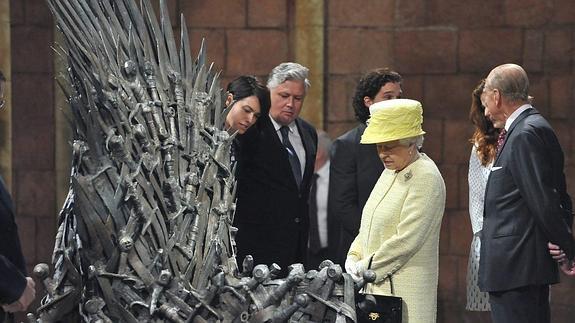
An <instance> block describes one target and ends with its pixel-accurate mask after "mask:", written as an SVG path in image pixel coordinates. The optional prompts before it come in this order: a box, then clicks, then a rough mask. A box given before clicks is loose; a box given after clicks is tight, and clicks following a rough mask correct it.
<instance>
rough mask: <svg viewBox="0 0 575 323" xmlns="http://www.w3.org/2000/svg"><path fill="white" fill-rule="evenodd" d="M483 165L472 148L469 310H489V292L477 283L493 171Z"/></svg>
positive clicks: (468, 280)
mask: <svg viewBox="0 0 575 323" xmlns="http://www.w3.org/2000/svg"><path fill="white" fill-rule="evenodd" d="M492 164H493V162H491V163H489V164H488V165H487V166H483V165H481V161H480V160H479V156H478V155H477V150H476V147H475V146H473V148H472V149H471V156H470V158H469V174H468V177H467V180H468V183H469V218H470V219H471V230H472V231H473V240H472V241H471V250H470V251H469V263H468V265H467V304H466V306H465V309H466V310H468V311H489V310H490V307H489V294H488V293H484V292H481V291H480V290H479V286H478V285H477V281H478V274H479V251H480V249H481V240H480V238H479V236H480V235H481V229H482V228H483V201H484V196H485V186H486V185H487V178H488V177H489V172H490V171H491V165H492Z"/></svg>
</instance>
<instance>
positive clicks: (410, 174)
mask: <svg viewBox="0 0 575 323" xmlns="http://www.w3.org/2000/svg"><path fill="white" fill-rule="evenodd" d="M403 177H405V181H406V182H407V181H408V180H410V179H411V178H412V177H413V173H412V172H411V170H410V171H409V172H407V173H405V175H403Z"/></svg>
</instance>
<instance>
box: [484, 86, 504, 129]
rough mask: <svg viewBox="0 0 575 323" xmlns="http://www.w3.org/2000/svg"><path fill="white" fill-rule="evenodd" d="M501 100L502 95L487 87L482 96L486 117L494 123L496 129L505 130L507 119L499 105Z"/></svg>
mask: <svg viewBox="0 0 575 323" xmlns="http://www.w3.org/2000/svg"><path fill="white" fill-rule="evenodd" d="M499 100H500V93H499V90H497V89H494V90H492V89H488V88H487V87H486V88H485V89H484V90H483V93H482V94H481V105H483V106H484V107H485V111H484V114H485V117H486V118H487V119H489V120H491V122H492V123H493V126H494V127H495V128H500V129H501V128H504V127H505V121H506V120H507V118H506V117H505V114H504V112H503V110H502V109H501V106H500V105H499V104H498V103H499Z"/></svg>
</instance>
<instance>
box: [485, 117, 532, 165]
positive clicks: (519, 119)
mask: <svg viewBox="0 0 575 323" xmlns="http://www.w3.org/2000/svg"><path fill="white" fill-rule="evenodd" d="M533 114H539V111H537V110H535V108H533V107H532V108H530V109H527V110H525V111H523V112H522V113H521V114H520V115H519V116H518V117H517V119H515V120H514V121H513V123H512V124H511V126H509V130H507V135H506V137H505V141H504V142H503V147H501V152H500V153H499V154H497V158H496V159H495V163H493V165H495V164H496V163H497V161H498V160H499V157H501V155H503V151H505V145H507V142H509V139H510V138H511V137H512V136H513V130H514V129H515V127H517V125H518V124H520V123H521V122H523V121H524V120H525V118H527V116H530V115H533Z"/></svg>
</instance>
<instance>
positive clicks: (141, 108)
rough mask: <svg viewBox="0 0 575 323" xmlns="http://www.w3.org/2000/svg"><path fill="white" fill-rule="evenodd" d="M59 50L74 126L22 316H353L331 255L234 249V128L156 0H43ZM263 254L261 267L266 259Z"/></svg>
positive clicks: (213, 82)
mask: <svg viewBox="0 0 575 323" xmlns="http://www.w3.org/2000/svg"><path fill="white" fill-rule="evenodd" d="M48 4H49V6H50V9H51V11H52V13H53V15H54V17H55V20H56V22H57V26H58V29H59V30H60V32H61V33H62V35H63V39H64V43H63V44H62V47H60V48H59V49H57V51H58V53H59V54H60V55H61V56H62V57H63V58H64V59H65V60H66V61H67V65H68V68H67V73H66V75H64V76H63V77H62V78H61V80H59V81H60V82H59V83H60V85H61V88H62V89H63V91H64V92H65V93H66V95H67V98H68V103H69V107H70V110H69V116H70V120H71V125H72V129H73V136H74V138H73V145H72V147H73V156H72V158H73V160H72V170H71V178H70V190H69V193H68V196H67V199H66V201H65V203H64V206H63V208H62V211H61V212H60V214H59V220H58V223H59V228H58V232H57V236H56V242H55V247H54V253H53V259H52V267H53V273H50V271H49V266H48V265H46V264H39V265H37V266H36V267H35V269H34V274H35V275H36V277H37V278H39V279H40V280H41V281H42V282H43V284H44V287H45V289H46V292H47V295H46V296H45V297H44V298H43V300H42V304H41V306H40V308H38V311H37V313H36V314H31V313H30V314H29V315H28V320H29V322H80V321H83V322H102V323H105V322H134V323H136V322H164V321H167V322H285V321H298V322H312V321H313V322H355V321H356V314H355V306H356V305H355V297H354V296H355V295H354V291H355V290H357V289H358V288H361V287H362V286H363V284H364V283H365V282H367V281H369V280H372V279H374V278H375V277H373V272H371V273H368V274H366V276H365V277H364V280H362V281H359V282H354V281H353V280H352V279H351V278H350V276H349V275H347V274H345V273H342V270H341V267H340V266H339V265H334V264H333V263H332V262H330V261H324V263H322V265H321V266H320V268H318V269H317V270H310V271H307V272H306V271H305V269H304V268H303V266H302V265H301V264H294V265H292V266H290V268H289V275H288V276H287V277H277V274H278V272H279V268H278V266H277V265H276V264H267V265H263V264H260V265H256V266H254V264H253V260H252V259H250V258H249V257H246V259H244V260H243V261H242V264H241V268H238V265H237V264H236V258H235V255H234V232H235V231H234V230H235V228H233V227H232V222H233V215H234V197H235V187H236V185H235V177H234V169H233V165H232V164H231V163H230V146H231V144H232V141H233V139H234V135H229V134H228V133H227V132H226V131H225V130H223V120H224V119H225V114H226V112H227V111H226V109H223V108H222V105H223V100H222V99H223V93H222V92H223V91H222V89H221V87H220V85H219V73H216V72H214V70H213V65H210V66H209V67H208V66H207V65H206V54H205V53H206V51H205V46H204V44H203V43H202V46H201V49H200V51H199V54H198V56H197V58H196V59H192V56H191V53H190V45H189V37H188V34H187V28H186V23H185V20H184V18H183V17H182V18H181V35H180V37H179V38H180V44H179V50H178V49H177V47H178V46H176V41H175V37H174V35H173V34H172V23H171V21H170V18H169V15H168V12H167V6H166V2H165V1H164V0H161V1H160V19H159V22H158V20H157V18H156V15H155V13H154V12H153V10H152V6H151V3H150V1H149V0H141V1H140V3H139V4H136V3H135V1H134V0H83V1H82V0H48ZM268 265H269V266H268Z"/></svg>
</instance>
